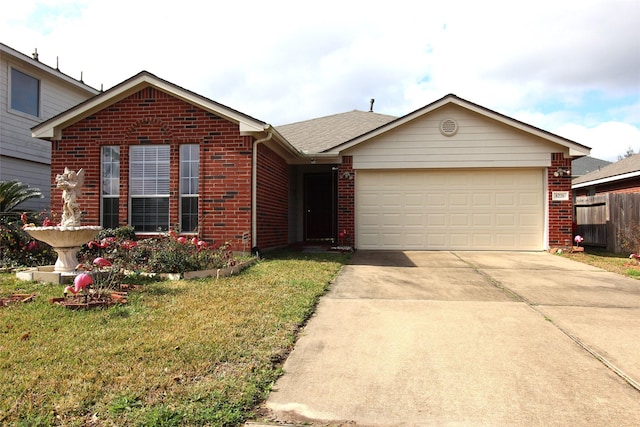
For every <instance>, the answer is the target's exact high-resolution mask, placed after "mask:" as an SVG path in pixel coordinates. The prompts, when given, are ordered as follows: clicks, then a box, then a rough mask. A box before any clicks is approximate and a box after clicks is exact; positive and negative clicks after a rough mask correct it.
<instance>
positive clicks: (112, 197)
mask: <svg viewBox="0 0 640 427" xmlns="http://www.w3.org/2000/svg"><path fill="white" fill-rule="evenodd" d="M101 199H102V206H101V210H102V226H103V227H104V228H116V227H118V225H119V216H118V212H119V205H120V147H117V146H113V145H109V146H105V147H102V198H101Z"/></svg>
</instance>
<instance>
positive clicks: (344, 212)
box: [338, 156, 356, 246]
mask: <svg viewBox="0 0 640 427" xmlns="http://www.w3.org/2000/svg"><path fill="white" fill-rule="evenodd" d="M355 180H356V176H355V173H354V170H353V157H352V156H344V157H343V158H342V164H341V165H340V166H339V167H338V244H339V245H341V246H354V245H355V203H356V200H355V183H356V182H355ZM342 235H344V237H341V236H342Z"/></svg>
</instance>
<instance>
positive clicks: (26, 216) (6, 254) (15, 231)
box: [0, 212, 57, 268]
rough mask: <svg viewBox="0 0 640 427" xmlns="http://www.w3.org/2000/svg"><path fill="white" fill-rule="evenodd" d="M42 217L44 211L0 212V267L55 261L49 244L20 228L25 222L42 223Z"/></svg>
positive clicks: (29, 265) (54, 254)
mask: <svg viewBox="0 0 640 427" xmlns="http://www.w3.org/2000/svg"><path fill="white" fill-rule="evenodd" d="M43 217H44V213H34V212H25V213H23V214H19V213H16V212H10V213H2V214H0V267H3V268H14V267H34V266H38V265H50V264H53V263H54V262H55V261H56V257H57V255H56V253H55V252H54V250H53V249H52V248H51V246H49V245H47V244H46V243H44V242H40V241H38V240H35V239H33V238H32V237H31V236H30V235H29V234H27V232H25V231H24V230H23V229H22V227H23V225H24V224H25V223H34V224H35V223H43V222H44V220H43V219H42V218H43ZM45 219H46V218H45Z"/></svg>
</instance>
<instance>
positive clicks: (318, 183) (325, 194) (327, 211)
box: [304, 173, 336, 241]
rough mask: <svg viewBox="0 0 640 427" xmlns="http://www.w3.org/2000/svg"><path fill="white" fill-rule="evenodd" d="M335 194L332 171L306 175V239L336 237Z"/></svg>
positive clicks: (329, 238) (331, 238)
mask: <svg viewBox="0 0 640 427" xmlns="http://www.w3.org/2000/svg"><path fill="white" fill-rule="evenodd" d="M335 196H336V191H335V180H334V179H333V174H332V173H314V174H306V175H305V176H304V212H305V223H304V229H305V236H304V237H305V240H307V241H309V240H316V241H317V240H326V241H330V240H331V241H332V240H333V239H334V237H335V236H334V234H335V233H334V229H335V227H334V224H335Z"/></svg>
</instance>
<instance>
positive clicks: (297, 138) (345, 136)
mask: <svg viewBox="0 0 640 427" xmlns="http://www.w3.org/2000/svg"><path fill="white" fill-rule="evenodd" d="M395 119H396V117H394V116H388V115H386V114H378V113H374V112H370V111H359V110H353V111H350V112H347V113H341V114H333V115H331V116H325V117H319V118H317V119H311V120H305V121H302V122H296V123H291V124H288V125H282V126H276V127H275V128H276V130H277V131H278V132H279V133H280V134H281V135H282V136H284V137H285V138H286V139H287V140H288V141H289V142H290V143H291V145H293V146H294V147H296V148H297V149H299V150H301V151H302V152H304V153H321V152H323V151H325V150H328V149H330V148H333V147H335V146H337V145H340V144H342V143H343V142H345V141H349V140H351V139H353V138H355V137H357V136H360V135H362V134H364V133H366V132H369V131H371V130H373V129H376V128H378V127H380V126H383V125H385V124H387V123H389V122H391V121H392V120H395Z"/></svg>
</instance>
